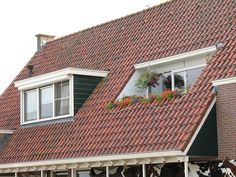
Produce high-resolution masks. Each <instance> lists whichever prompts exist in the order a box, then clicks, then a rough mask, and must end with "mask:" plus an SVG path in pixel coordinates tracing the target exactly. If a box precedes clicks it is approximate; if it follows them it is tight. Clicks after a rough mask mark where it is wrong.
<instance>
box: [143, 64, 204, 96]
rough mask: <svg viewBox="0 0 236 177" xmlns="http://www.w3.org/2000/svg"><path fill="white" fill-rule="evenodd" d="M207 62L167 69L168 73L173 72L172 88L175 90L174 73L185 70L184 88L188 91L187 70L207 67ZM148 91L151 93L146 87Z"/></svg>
mask: <svg viewBox="0 0 236 177" xmlns="http://www.w3.org/2000/svg"><path fill="white" fill-rule="evenodd" d="M206 65H207V64H206V63H205V64H199V65H195V66H190V67H184V68H181V69H174V70H171V71H165V73H168V72H170V74H171V90H173V91H174V90H175V86H174V85H175V84H174V83H175V81H174V73H177V72H183V71H184V89H185V91H186V83H187V78H186V71H188V70H191V69H196V68H201V67H205V66H206ZM146 93H147V95H148V94H150V93H149V89H148V88H147V89H146Z"/></svg>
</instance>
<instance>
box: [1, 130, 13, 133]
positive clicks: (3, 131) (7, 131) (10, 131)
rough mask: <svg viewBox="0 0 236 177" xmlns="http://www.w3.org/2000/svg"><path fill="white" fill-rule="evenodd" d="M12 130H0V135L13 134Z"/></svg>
mask: <svg viewBox="0 0 236 177" xmlns="http://www.w3.org/2000/svg"><path fill="white" fill-rule="evenodd" d="M13 133H14V131H13V130H7V129H0V134H13Z"/></svg>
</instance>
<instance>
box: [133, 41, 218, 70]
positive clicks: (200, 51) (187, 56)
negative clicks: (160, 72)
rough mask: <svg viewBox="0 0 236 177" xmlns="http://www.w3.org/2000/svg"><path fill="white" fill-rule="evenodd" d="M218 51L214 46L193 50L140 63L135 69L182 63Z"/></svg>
mask: <svg viewBox="0 0 236 177" xmlns="http://www.w3.org/2000/svg"><path fill="white" fill-rule="evenodd" d="M216 50H217V48H216V46H215V45H213V46H210V47H206V48H202V49H198V50H193V51H190V52H186V53H181V54H177V55H172V56H169V57H164V58H160V59H157V60H152V61H148V62H144V63H138V64H135V65H134V67H135V69H144V68H148V67H151V66H156V65H161V64H167V63H170V62H176V61H180V60H183V59H191V57H195V56H201V55H208V54H212V53H214V52H215V51H216Z"/></svg>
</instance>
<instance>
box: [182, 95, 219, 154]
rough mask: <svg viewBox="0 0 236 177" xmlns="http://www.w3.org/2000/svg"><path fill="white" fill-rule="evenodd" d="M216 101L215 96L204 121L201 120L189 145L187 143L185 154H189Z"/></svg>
mask: <svg viewBox="0 0 236 177" xmlns="http://www.w3.org/2000/svg"><path fill="white" fill-rule="evenodd" d="M215 103H216V97H215V98H214V99H213V101H212V102H211V104H210V106H209V107H208V109H207V111H206V113H205V115H204V117H203V119H202V121H201V122H200V124H199V126H198V127H197V130H196V131H195V132H194V134H193V136H192V138H191V140H190V142H189V143H188V145H187V147H186V149H185V151H184V154H185V155H187V153H188V151H189V149H190V147H191V146H192V144H193V142H194V140H195V139H196V137H197V135H198V133H199V132H200V130H201V128H202V126H203V124H204V122H205V121H206V119H207V117H208V115H209V114H210V112H211V110H212V108H213V106H214V105H215Z"/></svg>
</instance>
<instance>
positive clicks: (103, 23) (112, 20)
mask: <svg viewBox="0 0 236 177" xmlns="http://www.w3.org/2000/svg"><path fill="white" fill-rule="evenodd" d="M174 1H176V0H167V1H166V2H163V3H160V4H156V5H153V6H151V7H148V8H144V9H142V10H138V11H136V12H132V13H130V14H127V15H124V16H121V17H117V18H115V19H111V20H108V21H105V22H102V23H99V24H96V25H92V26H91V27H87V28H84V29H82V30H80V31H77V32H74V33H71V34H67V35H64V36H61V37H59V38H56V39H55V40H52V41H49V42H48V43H53V42H56V41H58V40H62V39H64V38H67V37H70V36H73V35H76V34H79V33H83V32H86V31H89V30H93V29H94V28H97V27H101V26H104V25H106V24H110V23H114V22H116V21H119V20H122V19H125V18H129V17H132V16H135V15H138V14H141V13H143V12H146V11H149V10H152V9H155V8H161V6H163V5H167V4H170V3H173V2H174Z"/></svg>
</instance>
